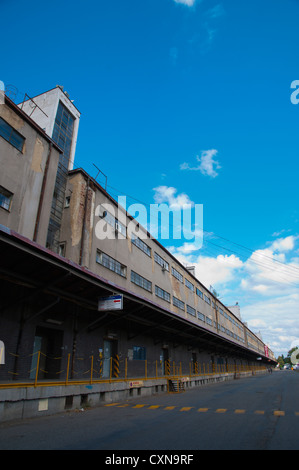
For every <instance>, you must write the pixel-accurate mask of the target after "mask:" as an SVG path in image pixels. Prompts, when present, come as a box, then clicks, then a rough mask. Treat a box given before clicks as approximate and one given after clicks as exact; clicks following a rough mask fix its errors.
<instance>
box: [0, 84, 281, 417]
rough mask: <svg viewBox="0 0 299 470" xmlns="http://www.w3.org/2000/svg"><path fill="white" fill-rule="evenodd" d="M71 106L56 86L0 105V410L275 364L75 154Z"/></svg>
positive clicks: (6, 413) (60, 405)
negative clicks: (78, 162) (76, 164)
mask: <svg viewBox="0 0 299 470" xmlns="http://www.w3.org/2000/svg"><path fill="white" fill-rule="evenodd" d="M46 116H47V119H46ZM79 119H80V113H79V111H78V110H77V108H75V107H74V105H73V103H72V101H71V100H70V99H69V96H68V95H67V94H66V93H65V92H64V91H63V89H62V88H61V87H56V88H55V89H53V90H50V91H49V92H46V93H45V94H41V95H39V96H38V97H34V98H33V99H30V100H27V101H24V102H23V103H21V104H19V105H16V104H15V103H13V102H12V101H11V100H10V99H9V98H8V97H5V103H4V104H2V105H1V106H0V161H1V173H0V191H1V192H0V244H1V268H0V275H1V300H2V302H1V313H0V351H1V357H0V417H1V416H2V418H3V419H11V418H12V417H20V416H24V417H26V416H32V415H34V414H38V413H39V412H42V411H43V412H45V413H51V412H55V411H61V410H64V409H72V408H74V407H76V406H80V404H81V405H82V403H85V402H86V400H88V402H89V403H91V404H94V405H96V404H99V403H101V402H103V401H109V400H117V399H120V398H127V397H132V396H135V394H146V393H156V392H160V391H166V390H167V389H168V390H169V387H175V386H176V387H178V384H179V383H180V384H181V385H182V384H183V387H187V386H189V387H190V386H195V385H199V384H200V383H206V382H207V381H212V380H227V379H230V378H236V377H237V376H238V374H242V373H243V374H253V373H260V372H263V371H264V370H265V368H266V367H268V366H269V365H273V364H275V358H274V356H273V353H272V351H271V350H270V349H269V347H268V346H267V345H265V344H264V343H263V341H262V340H261V339H260V338H259V337H258V336H257V335H256V334H255V333H254V332H252V331H250V329H249V328H248V326H247V325H246V324H244V323H243V322H242V320H241V317H240V314H239V311H238V307H237V306H236V307H235V308H231V309H230V308H228V307H227V306H225V305H223V304H222V303H221V302H220V300H219V299H218V298H216V297H215V296H214V295H213V293H212V292H210V291H209V290H208V289H207V288H206V287H205V286H204V285H203V284H202V283H201V282H200V280H199V279H197V278H196V276H195V273H194V272H193V271H192V269H188V267H186V266H183V265H182V264H181V263H180V262H179V261H178V260H177V259H176V258H175V257H174V256H173V255H172V254H171V253H170V252H169V251H167V250H166V249H165V247H164V246H163V245H162V244H161V243H159V242H158V241H157V240H156V239H155V238H153V237H152V236H151V235H150V234H149V233H148V232H147V230H145V229H144V228H143V227H142V226H141V225H140V224H139V223H138V222H137V220H135V219H134V218H133V217H132V216H131V215H130V214H129V213H127V211H126V210H125V209H124V208H122V207H120V206H119V204H118V202H117V201H115V200H114V199H113V198H112V197H111V195H109V193H108V192H107V191H106V190H105V189H104V188H103V187H102V186H101V185H100V184H99V183H98V182H97V181H96V180H95V179H94V178H92V177H91V176H90V175H89V174H87V173H86V172H85V170H84V169H82V168H77V169H74V168H73V163H72V162H73V159H74V155H75V147H76V141H77V132H78V124H79ZM50 122H51V124H50ZM59 129H60V131H61V132H60V131H59ZM50 135H51V137H50ZM59 136H60V137H61V136H64V138H65V137H66V136H67V137H68V139H69V140H68V144H67V146H66V147H63V145H62V143H63V142H62V140H63V139H62V140H61V138H60V137H59ZM65 141H66V140H64V142H65ZM103 227H104V230H105V232H106V236H100V235H101V234H100V233H99V230H100V228H102V229H103ZM107 233H109V234H110V236H107Z"/></svg>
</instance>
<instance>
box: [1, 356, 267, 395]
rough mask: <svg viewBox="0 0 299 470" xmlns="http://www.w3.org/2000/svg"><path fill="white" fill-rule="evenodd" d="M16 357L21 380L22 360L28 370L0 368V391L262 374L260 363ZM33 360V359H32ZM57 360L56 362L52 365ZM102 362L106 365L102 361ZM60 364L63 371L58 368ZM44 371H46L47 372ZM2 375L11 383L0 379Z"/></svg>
mask: <svg viewBox="0 0 299 470" xmlns="http://www.w3.org/2000/svg"><path fill="white" fill-rule="evenodd" d="M11 357H14V358H16V357H18V368H19V370H21V369H22V370H23V377H24V375H26V373H25V372H24V368H21V367H20V364H21V362H22V360H26V361H27V362H26V363H28V361H29V358H30V359H31V365H33V366H34V367H32V368H31V369H29V370H28V371H27V378H22V377H20V373H19V372H17V371H16V370H11V369H13V367H12V365H13V363H14V361H13V360H10V361H9V364H1V365H0V388H8V387H12V386H13V387H18V386H31V387H32V386H34V387H38V386H45V385H48V386H50V385H57V384H64V385H71V384H76V383H80V384H81V383H82V384H85V383H89V384H92V383H97V382H105V381H106V382H112V381H127V380H132V379H142V380H148V379H171V378H176V379H177V378H183V377H185V379H188V378H189V379H192V378H194V377H202V376H203V377H204V376H212V375H216V374H217V375H221V374H234V375H235V376H237V375H239V374H242V373H252V374H255V373H257V372H258V371H266V370H267V367H266V365H263V364H258V365H257V364H252V365H250V364H231V363H227V364H215V363H213V362H199V361H195V362H189V363H186V362H183V361H170V360H166V361H164V362H163V361H161V360H153V361H150V360H132V359H129V358H128V357H123V356H122V354H116V355H114V356H113V357H110V358H109V359H104V358H103V357H102V355H101V354H100V356H99V357H97V356H94V354H92V355H90V356H86V357H80V356H77V355H76V354H70V353H68V354H65V355H64V356H63V357H50V356H47V355H46V354H44V353H43V352H42V351H37V352H35V353H33V354H30V355H27V356H23V357H21V356H16V355H15V354H11ZM33 358H34V360H33ZM55 361H59V362H55ZM105 361H106V362H105ZM61 364H63V368H62V369H61V368H60V365H61ZM47 368H48V370H47ZM3 373H5V376H6V379H7V377H8V376H9V377H12V379H11V380H5V379H4V378H3V379H2V376H3Z"/></svg>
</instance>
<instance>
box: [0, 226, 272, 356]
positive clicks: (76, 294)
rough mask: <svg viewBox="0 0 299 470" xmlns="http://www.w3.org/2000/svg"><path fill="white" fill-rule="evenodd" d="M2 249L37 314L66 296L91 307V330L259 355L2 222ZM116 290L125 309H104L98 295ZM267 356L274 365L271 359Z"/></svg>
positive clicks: (7, 268) (10, 274) (7, 275)
mask: <svg viewBox="0 0 299 470" xmlns="http://www.w3.org/2000/svg"><path fill="white" fill-rule="evenodd" d="M0 250H1V267H0V277H1V279H2V280H5V281H8V282H9V283H12V284H15V285H22V286H23V287H25V288H26V290H27V291H28V293H27V294H26V298H28V295H29V296H30V298H34V297H35V298H36V299H38V302H37V304H36V305H37V308H36V312H35V313H34V314H33V315H32V318H33V317H36V316H38V315H40V314H41V313H43V312H44V311H50V310H51V308H52V307H53V306H55V305H56V304H57V303H58V302H60V301H61V300H63V301H65V302H67V303H72V304H76V305H77V306H79V311H80V307H81V309H82V310H81V312H82V315H84V314H85V313H86V311H87V310H88V312H89V315H88V319H89V321H88V324H87V326H86V331H92V330H95V329H97V328H100V327H110V325H111V327H113V326H114V327H115V326H117V329H125V330H127V331H129V333H128V334H129V339H133V338H135V337H138V336H139V335H141V334H142V335H150V336H151V337H152V338H153V340H154V341H155V342H157V343H158V342H161V341H163V342H164V343H165V342H168V341H169V342H170V341H171V342H172V343H173V345H174V346H176V345H179V344H186V345H187V346H188V348H189V349H190V350H192V349H193V348H198V349H199V351H206V352H208V353H211V354H219V355H221V356H226V355H230V356H238V357H240V358H244V359H247V360H251V361H255V360H256V357H257V353H256V352H254V351H252V350H249V349H247V348H246V347H245V346H242V345H239V344H236V343H234V342H233V341H230V340H228V339H226V338H222V337H221V336H220V335H217V334H216V333H213V332H211V331H208V330H206V329H204V328H201V327H200V326H199V325H196V324H194V323H191V322H189V321H188V320H187V319H184V318H182V317H180V316H178V315H176V314H174V313H173V312H170V311H168V310H166V309H163V308H162V307H161V306H159V305H158V304H154V303H151V302H150V301H149V300H148V299H145V298H143V297H139V296H136V294H134V293H132V292H129V291H126V290H124V289H123V288H121V287H119V286H117V285H114V284H113V283H111V282H110V281H108V280H106V279H104V278H103V277H101V276H98V275H96V274H95V273H92V272H91V271H89V270H88V269H86V268H84V267H82V266H79V265H77V264H75V263H73V262H72V261H70V260H67V259H65V258H63V257H61V256H59V255H57V254H56V253H53V252H52V251H50V250H48V249H46V248H44V247H41V246H40V245H38V244H36V243H34V242H32V241H30V240H28V239H26V238H24V237H22V236H20V235H19V234H18V233H16V232H13V231H12V230H10V229H7V228H6V227H3V226H0ZM116 294H118V295H123V309H122V310H111V311H106V312H99V311H98V301H99V298H105V297H109V296H111V295H116ZM21 301H22V298H20V299H18V298H14V299H12V302H11V301H10V306H11V304H12V303H14V302H15V303H18V302H21ZM6 307H7V305H2V308H6ZM128 325H129V328H128ZM259 355H261V354H260V353H259ZM262 358H263V361H265V362H267V363H268V364H269V359H268V358H266V357H265V356H262Z"/></svg>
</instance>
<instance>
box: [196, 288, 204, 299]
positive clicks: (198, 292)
mask: <svg viewBox="0 0 299 470" xmlns="http://www.w3.org/2000/svg"><path fill="white" fill-rule="evenodd" d="M196 295H198V297H200V298H201V299H203V293H202V292H201V290H199V289H198V287H196Z"/></svg>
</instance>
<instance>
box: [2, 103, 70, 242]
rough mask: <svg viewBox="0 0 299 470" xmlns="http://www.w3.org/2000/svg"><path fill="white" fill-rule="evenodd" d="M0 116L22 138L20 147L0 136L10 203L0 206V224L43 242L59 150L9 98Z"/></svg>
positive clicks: (3, 175)
mask: <svg viewBox="0 0 299 470" xmlns="http://www.w3.org/2000/svg"><path fill="white" fill-rule="evenodd" d="M0 117H1V118H2V119H3V120H4V121H5V123H7V124H8V125H9V126H11V129H13V130H15V131H17V132H18V133H19V134H20V136H21V137H22V139H24V143H23V145H22V149H21V150H19V149H17V148H16V147H15V146H14V145H12V143H11V142H9V141H8V140H6V139H5V138H3V137H2V136H0V162H1V172H0V186H1V187H2V188H3V191H7V192H8V193H9V194H10V195H11V200H10V205H9V207H7V206H6V207H3V206H1V207H0V224H2V225H4V226H6V227H10V228H12V229H13V230H15V231H16V232H18V233H20V234H21V235H23V236H25V237H27V238H29V239H30V240H36V241H37V242H38V243H40V244H41V245H45V243H46V237H47V230H48V224H49V218H50V211H51V200H52V195H53V190H54V183H55V178H56V172H57V166H58V160H59V155H60V153H61V151H60V149H59V147H58V146H57V145H56V144H54V142H53V141H52V140H51V139H50V138H49V136H48V135H47V134H46V133H45V132H44V131H43V130H42V129H41V128H39V127H38V126H36V125H34V123H33V122H32V121H31V120H30V119H29V118H28V116H27V115H26V114H25V113H24V112H22V111H21V110H19V109H18V107H17V106H16V105H15V104H14V103H13V102H12V101H10V100H9V99H8V98H5V104H2V105H1V106H0Z"/></svg>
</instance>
